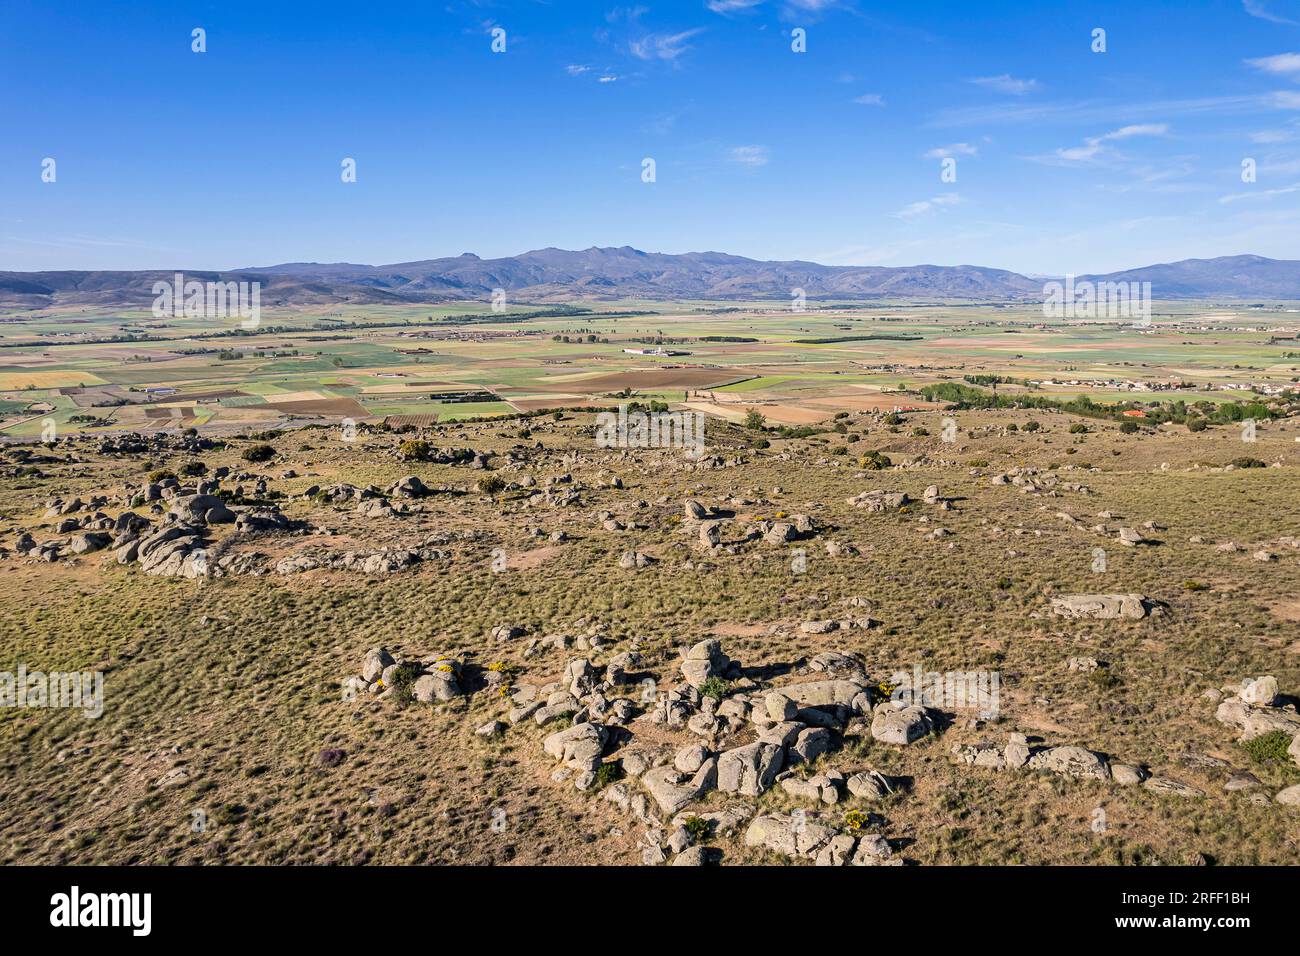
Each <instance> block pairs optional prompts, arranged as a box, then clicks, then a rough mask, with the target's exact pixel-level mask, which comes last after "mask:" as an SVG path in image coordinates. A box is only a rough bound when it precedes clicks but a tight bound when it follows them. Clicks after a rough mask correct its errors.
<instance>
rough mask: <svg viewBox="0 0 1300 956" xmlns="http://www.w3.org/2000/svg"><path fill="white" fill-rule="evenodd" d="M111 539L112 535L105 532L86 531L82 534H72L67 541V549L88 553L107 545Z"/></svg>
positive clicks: (78, 552)
mask: <svg viewBox="0 0 1300 956" xmlns="http://www.w3.org/2000/svg"><path fill="white" fill-rule="evenodd" d="M112 540H113V537H112V535H110V534H107V533H106V532H103V531H87V532H85V533H84V534H74V535H73V536H72V540H70V541H69V542H68V550H69V551H71V552H72V553H73V554H90V553H92V552H94V551H100V550H103V549H104V548H106V547H108V545H109V544H110V543H111V542H112Z"/></svg>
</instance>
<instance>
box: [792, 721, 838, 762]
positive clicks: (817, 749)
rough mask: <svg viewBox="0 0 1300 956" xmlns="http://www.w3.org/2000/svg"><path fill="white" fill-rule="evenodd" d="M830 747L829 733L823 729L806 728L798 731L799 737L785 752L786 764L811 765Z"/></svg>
mask: <svg viewBox="0 0 1300 956" xmlns="http://www.w3.org/2000/svg"><path fill="white" fill-rule="evenodd" d="M830 746H831V734H830V731H829V730H827V729H826V728H824V727H808V728H806V729H804V730H801V731H799V737H798V739H797V740H795V742H794V745H793V746H791V747H790V749H789V750H788V751H787V752H786V762H787V763H799V762H803V763H811V762H812V761H814V760H816V759H817V758H818V757H820V756H821V755H822V754H824V753H826V751H827V750H829V749H830Z"/></svg>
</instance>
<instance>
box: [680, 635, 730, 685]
mask: <svg viewBox="0 0 1300 956" xmlns="http://www.w3.org/2000/svg"><path fill="white" fill-rule="evenodd" d="M730 666H731V661H730V660H729V659H728V658H727V655H726V654H724V653H722V643H721V642H720V641H718V640H714V639H710V640H704V641H700V642H699V643H698V644H695V645H694V646H692V647H691V648H690V649H689V650H688V651H687V652H686V659H685V660H684V661H682V667H681V670H682V677H684V678H685V679H686V683H688V684H690V685H691V686H692V687H699V686H700V685H702V684H703V683H704V682H705V681H707V680H708V679H709V678H710V677H721V676H723V675H724V674H725V673H726V672H727V669H728V668H729V667H730Z"/></svg>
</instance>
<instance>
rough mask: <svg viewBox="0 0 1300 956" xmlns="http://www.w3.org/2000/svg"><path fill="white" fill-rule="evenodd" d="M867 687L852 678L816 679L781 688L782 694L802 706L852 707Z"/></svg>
mask: <svg viewBox="0 0 1300 956" xmlns="http://www.w3.org/2000/svg"><path fill="white" fill-rule="evenodd" d="M866 689H867V688H866V685H865V684H859V683H857V682H855V681H851V680H815V681H808V682H806V683H803V684H789V685H787V686H785V687H781V688H779V690H780V692H781V693H782V694H784V695H785V696H786V697H789V698H790V699H791V700H792V701H794V702H795V704H796V705H798V706H799V707H800V708H804V707H819V708H822V707H832V706H841V707H850V706H852V705H853V704H854V701H855V700H857V699H858V695H859V694H862V693H864V692H865V691H866Z"/></svg>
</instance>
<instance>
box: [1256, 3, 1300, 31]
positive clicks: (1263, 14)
mask: <svg viewBox="0 0 1300 956" xmlns="http://www.w3.org/2000/svg"><path fill="white" fill-rule="evenodd" d="M1241 6H1242V9H1244V10H1245V11H1246V12H1247V13H1249V14H1250V15H1251V16H1252V17H1259V18H1260V19H1261V20H1267V21H1268V22H1269V23H1285V24H1287V25H1288V26H1297V25H1300V24H1297V23H1296V21H1295V20H1288V19H1287V18H1286V17H1280V16H1278V15H1277V14H1276V13H1270V12H1269V10H1268V8H1267V7H1266V6H1264V0H1241Z"/></svg>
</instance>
